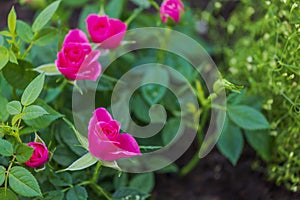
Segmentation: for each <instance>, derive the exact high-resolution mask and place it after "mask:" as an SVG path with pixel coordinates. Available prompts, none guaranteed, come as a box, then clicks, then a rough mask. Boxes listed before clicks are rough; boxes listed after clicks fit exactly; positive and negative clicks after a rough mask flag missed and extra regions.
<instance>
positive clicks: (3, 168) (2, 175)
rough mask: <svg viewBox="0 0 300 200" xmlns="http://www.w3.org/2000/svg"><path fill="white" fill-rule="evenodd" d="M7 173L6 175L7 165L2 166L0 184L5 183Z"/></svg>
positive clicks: (0, 167) (0, 168)
mask: <svg viewBox="0 0 300 200" xmlns="http://www.w3.org/2000/svg"><path fill="white" fill-rule="evenodd" d="M5 175H6V169H5V167H3V166H0V185H2V184H3V183H4V180H5Z"/></svg>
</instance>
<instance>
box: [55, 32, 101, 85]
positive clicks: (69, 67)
mask: <svg viewBox="0 0 300 200" xmlns="http://www.w3.org/2000/svg"><path fill="white" fill-rule="evenodd" d="M99 56H100V51H98V50H92V47H91V45H90V43H89V41H88V39H87V37H86V35H85V33H84V32H83V31H81V30H79V29H74V30H70V31H69V33H68V34H67V35H66V37H65V40H64V43H63V46H62V49H61V51H60V52H58V54H57V60H56V61H55V64H56V66H57V68H58V70H59V71H60V72H61V73H62V74H63V75H64V76H65V77H66V78H68V79H71V80H93V81H96V80H97V78H98V76H99V75H100V73H101V65H100V63H99V62H98V58H99Z"/></svg>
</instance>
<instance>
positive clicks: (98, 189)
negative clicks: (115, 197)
mask: <svg viewBox="0 0 300 200" xmlns="http://www.w3.org/2000/svg"><path fill="white" fill-rule="evenodd" d="M90 186H91V188H92V189H93V190H94V191H95V192H96V193H97V194H98V195H99V196H102V195H103V196H104V197H105V198H106V199H107V200H112V198H110V196H109V195H108V194H107V193H106V192H105V191H104V190H103V188H102V187H100V186H99V185H97V184H96V183H91V184H90Z"/></svg>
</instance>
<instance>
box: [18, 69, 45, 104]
mask: <svg viewBox="0 0 300 200" xmlns="http://www.w3.org/2000/svg"><path fill="white" fill-rule="evenodd" d="M44 81H45V74H40V75H39V76H37V77H36V78H35V79H33V81H31V83H30V84H29V85H28V86H27V87H26V88H25V90H24V93H23V95H22V97H21V103H22V104H23V105H24V106H28V105H30V104H32V103H33V102H34V101H35V100H36V99H37V98H38V97H39V95H40V93H41V92H42V89H43V86H44Z"/></svg>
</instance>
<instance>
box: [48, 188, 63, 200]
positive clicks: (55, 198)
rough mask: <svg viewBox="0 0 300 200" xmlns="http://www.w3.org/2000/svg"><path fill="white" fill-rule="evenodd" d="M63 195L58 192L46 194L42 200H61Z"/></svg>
mask: <svg viewBox="0 0 300 200" xmlns="http://www.w3.org/2000/svg"><path fill="white" fill-rule="evenodd" d="M63 199H64V193H63V192H62V191H59V190H55V191H51V192H48V193H47V194H46V196H45V198H44V199H43V200H63Z"/></svg>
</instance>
